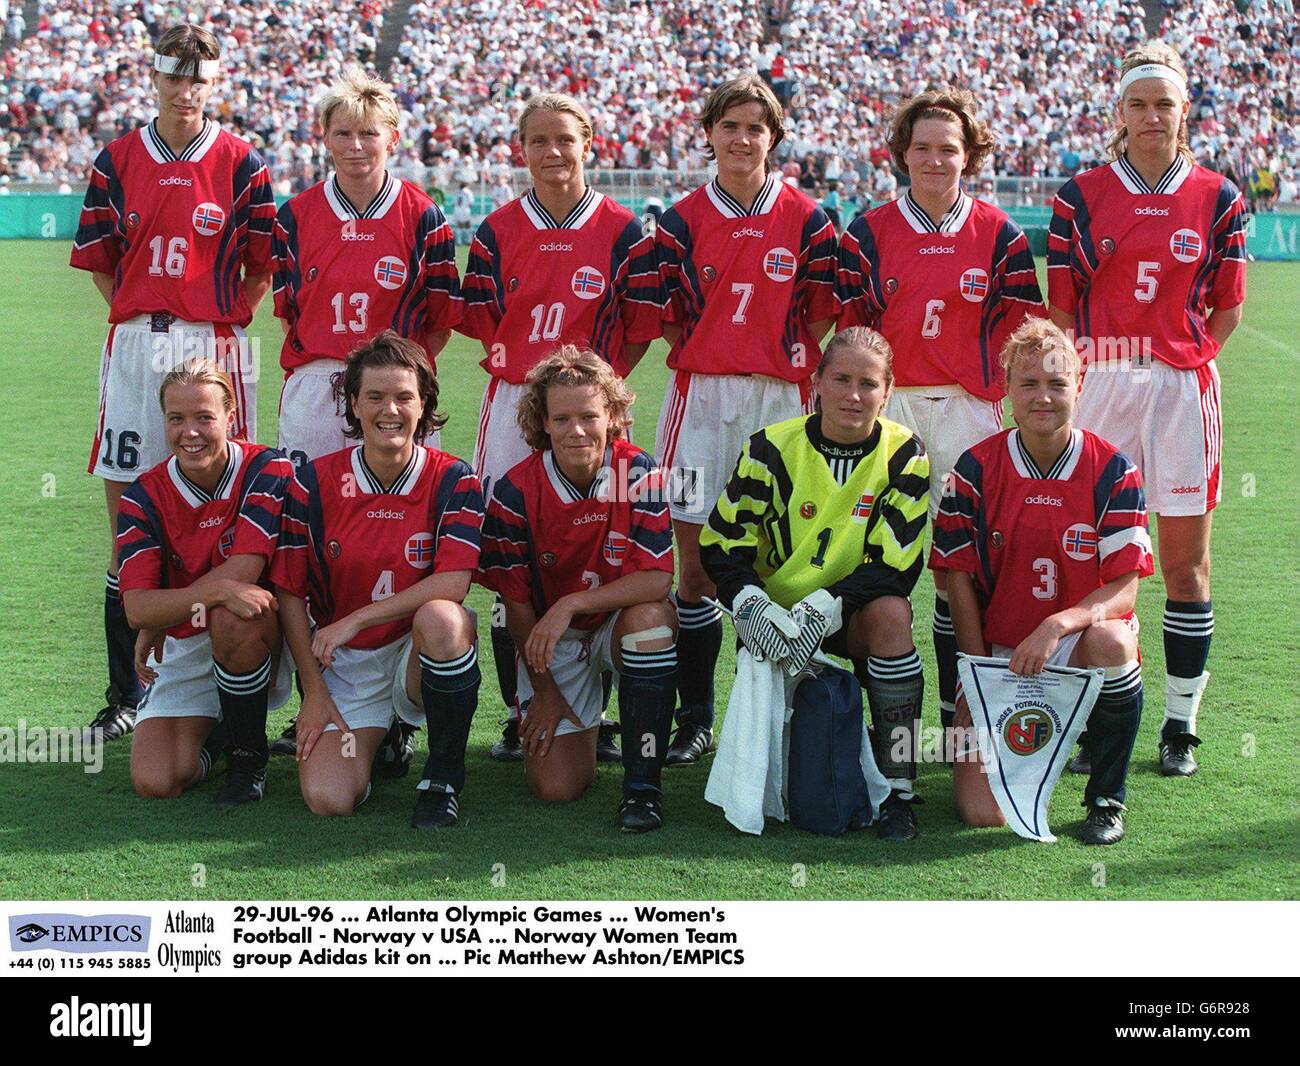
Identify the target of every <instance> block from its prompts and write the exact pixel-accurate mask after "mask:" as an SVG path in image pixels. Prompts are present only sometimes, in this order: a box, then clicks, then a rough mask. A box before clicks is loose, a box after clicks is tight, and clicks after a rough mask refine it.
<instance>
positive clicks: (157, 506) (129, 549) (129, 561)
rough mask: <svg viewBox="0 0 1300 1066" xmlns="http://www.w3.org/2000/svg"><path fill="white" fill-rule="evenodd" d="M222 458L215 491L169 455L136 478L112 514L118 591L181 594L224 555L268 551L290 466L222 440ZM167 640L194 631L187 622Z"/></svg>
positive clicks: (273, 455) (266, 452)
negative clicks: (186, 472) (224, 448)
mask: <svg viewBox="0 0 1300 1066" xmlns="http://www.w3.org/2000/svg"><path fill="white" fill-rule="evenodd" d="M227 447H228V448H229V449H230V458H229V460H228V461H227V463H226V470H225V473H223V474H222V475H221V481H220V482H219V483H218V484H217V488H216V491H215V492H213V493H211V494H209V493H207V492H205V491H204V490H203V489H201V488H199V486H197V485H195V484H194V482H192V481H190V480H189V479H188V478H187V477H186V476H185V475H184V474H183V473H182V472H181V470H180V468H179V466H178V465H177V463H176V457H175V456H172V457H171V458H170V459H167V460H166V461H164V462H161V463H159V464H158V465H157V466H155V467H154V468H153V469H151V470H146V471H145V472H144V473H143V474H141V475H140V476H139V477H138V478H137V479H136V480H135V481H134V482H132V484H131V487H130V488H128V489H127V490H126V492H125V493H123V495H122V502H121V505H120V506H119V508H118V512H117V548H118V555H119V557H120V559H121V565H122V569H121V574H120V578H119V580H120V581H121V588H122V591H123V592H128V591H130V590H131V589H183V588H186V587H187V586H189V585H192V584H194V582H195V581H197V580H198V579H199V578H201V577H202V576H203V575H204V574H206V573H207V572H208V571H209V570H211V569H212V568H213V567H215V566H220V565H221V563H223V562H224V561H225V560H226V559H228V558H230V557H231V556H232V555H261V556H263V557H264V558H265V559H266V560H267V561H268V562H269V561H270V560H271V557H272V555H273V554H274V552H275V547H276V538H277V536H278V534H279V530H280V516H281V511H282V509H283V505H284V498H285V491H286V489H287V487H288V484H289V481H290V479H291V478H292V477H293V464H292V463H291V462H289V460H288V459H286V458H285V456H284V453H283V452H278V451H276V450H275V449H273V448H267V447H266V446H264V445H261V444H246V443H244V442H243V441H229V442H228V444H227ZM167 632H168V634H170V635H171V636H173V637H178V638H183V637H189V636H193V635H194V634H195V633H198V632H200V630H199V629H197V628H196V627H195V626H193V625H191V624H190V622H183V623H181V624H180V625H176V626H172V628H171V629H169V630H168V631H167Z"/></svg>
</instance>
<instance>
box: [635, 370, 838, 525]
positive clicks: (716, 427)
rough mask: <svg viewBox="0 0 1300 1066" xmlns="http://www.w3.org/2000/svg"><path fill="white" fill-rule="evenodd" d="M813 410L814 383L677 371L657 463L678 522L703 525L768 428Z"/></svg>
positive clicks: (667, 397) (667, 398) (664, 416)
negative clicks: (754, 440)
mask: <svg viewBox="0 0 1300 1066" xmlns="http://www.w3.org/2000/svg"><path fill="white" fill-rule="evenodd" d="M811 412H812V393H811V386H810V385H809V384H808V383H804V384H803V385H802V386H801V385H798V384H795V383H793V382H789V381H782V380H780V379H778V378H769V377H762V376H760V375H753V376H749V375H733V374H690V373H687V372H686V371H683V370H674V371H673V374H672V377H671V378H670V380H669V382H668V391H667V393H666V395H665V396H664V405H663V410H662V411H661V412H660V415H659V435H658V439H659V462H660V465H661V466H662V467H663V469H664V470H666V471H668V478H669V489H670V494H669V504H668V509H669V512H670V513H671V514H672V517H673V519H674V520H675V521H678V522H691V523H694V524H695V525H703V524H704V523H705V522H707V521H708V518H709V512H711V511H712V510H713V505H714V504H715V503H717V502H718V497H720V496H721V495H722V490H723V489H725V488H726V486H727V479H728V478H730V477H731V472H732V471H733V470H734V469H735V467H736V460H737V459H738V458H740V452H741V449H743V448H744V446H745V442H746V441H747V440H749V438H750V437H751V436H753V435H754V434H755V433H757V432H758V431H759V430H760V429H762V428H763V427H764V426H770V425H772V424H773V423H774V422H783V421H785V420H786V419H787V418H797V417H798V416H799V415H801V414H810V413H811Z"/></svg>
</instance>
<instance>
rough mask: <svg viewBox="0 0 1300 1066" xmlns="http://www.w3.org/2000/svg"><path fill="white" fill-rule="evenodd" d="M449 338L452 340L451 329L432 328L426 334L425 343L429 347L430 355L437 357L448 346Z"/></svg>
mask: <svg viewBox="0 0 1300 1066" xmlns="http://www.w3.org/2000/svg"><path fill="white" fill-rule="evenodd" d="M449 340H451V330H449V329H431V330H429V332H428V333H426V334H425V335H424V343H425V345H426V346H427V347H428V349H429V355H430V357H432V358H434V359H437V358H438V353H439V352H441V351H442V350H443V349H444V348H445V347H447V342H448V341H449Z"/></svg>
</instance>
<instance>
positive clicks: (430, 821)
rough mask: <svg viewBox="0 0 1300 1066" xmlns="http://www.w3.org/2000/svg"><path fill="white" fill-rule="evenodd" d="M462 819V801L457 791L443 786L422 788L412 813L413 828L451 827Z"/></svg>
mask: <svg viewBox="0 0 1300 1066" xmlns="http://www.w3.org/2000/svg"><path fill="white" fill-rule="evenodd" d="M459 821H460V801H459V800H458V799H457V798H456V793H454V792H447V791H445V790H444V789H442V788H422V789H420V795H419V796H418V797H417V798H416V801H415V813H414V814H412V815H411V827H412V828H413V829H450V828H451V827H452V826H454V825H455V824H456V823H457V822H459Z"/></svg>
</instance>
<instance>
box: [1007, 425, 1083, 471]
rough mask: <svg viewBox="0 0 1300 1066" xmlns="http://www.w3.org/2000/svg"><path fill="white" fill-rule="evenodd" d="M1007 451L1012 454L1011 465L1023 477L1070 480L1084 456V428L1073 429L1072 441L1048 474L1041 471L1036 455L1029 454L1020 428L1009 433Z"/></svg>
mask: <svg viewBox="0 0 1300 1066" xmlns="http://www.w3.org/2000/svg"><path fill="white" fill-rule="evenodd" d="M1007 452H1008V453H1009V454H1010V456H1011V465H1012V466H1014V467H1015V468H1016V473H1017V474H1019V475H1020V476H1021V477H1024V478H1032V479H1033V480H1034V481H1069V480H1070V478H1072V477H1073V476H1074V468H1075V467H1077V466H1078V465H1079V460H1080V459H1081V458H1082V457H1083V430H1081V429H1075V430H1071V432H1070V443H1069V444H1067V445H1066V446H1065V451H1063V452H1062V453H1061V454H1060V455H1059V456H1058V457H1057V460H1056V462H1054V463H1053V464H1052V469H1051V470H1049V471H1048V472H1047V473H1046V474H1043V473H1040V472H1039V470H1038V465H1037V464H1036V463H1035V462H1034V457H1033V456H1032V455H1030V454H1029V449H1028V448H1026V447H1025V443H1024V441H1022V440H1021V439H1020V430H1018V429H1013V430H1012V431H1011V432H1010V433H1008V434H1007Z"/></svg>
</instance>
